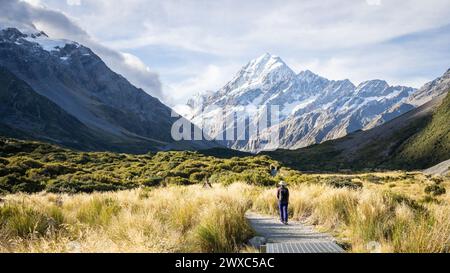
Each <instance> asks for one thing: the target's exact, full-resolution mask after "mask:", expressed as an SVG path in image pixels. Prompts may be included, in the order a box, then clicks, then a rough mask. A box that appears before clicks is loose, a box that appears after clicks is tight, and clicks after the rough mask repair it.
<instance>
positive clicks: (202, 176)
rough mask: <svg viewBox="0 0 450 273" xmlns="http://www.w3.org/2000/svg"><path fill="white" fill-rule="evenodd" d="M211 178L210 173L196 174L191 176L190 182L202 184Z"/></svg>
mask: <svg viewBox="0 0 450 273" xmlns="http://www.w3.org/2000/svg"><path fill="white" fill-rule="evenodd" d="M209 176H210V174H209V173H208V172H195V173H192V174H191V175H190V176H189V180H190V181H191V182H193V183H196V182H202V181H203V180H205V179H206V178H208V177H209Z"/></svg>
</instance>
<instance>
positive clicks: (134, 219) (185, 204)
mask: <svg viewBox="0 0 450 273" xmlns="http://www.w3.org/2000/svg"><path fill="white" fill-rule="evenodd" d="M251 195H252V189H251V187H250V186H247V185H244V184H234V185H232V186H230V187H226V188H225V187H215V188H214V189H202V188H201V187H200V186H197V185H196V186H189V187H185V186H169V187H165V188H157V189H151V190H149V189H134V190H127V191H120V192H111V193H92V194H75V195H68V194H53V193H40V194H31V195H25V194H16V195H8V196H6V197H5V200H3V204H2V206H1V207H0V251H1V252H237V251H239V250H240V248H241V247H242V243H243V242H245V241H246V240H247V239H249V238H250V237H251V236H252V230H251V229H250V227H249V226H248V224H247V222H246V221H245V219H244V213H245V211H246V210H248V209H249V208H250V205H251V202H250V198H251Z"/></svg>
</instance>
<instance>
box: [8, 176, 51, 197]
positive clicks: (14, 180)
mask: <svg viewBox="0 0 450 273" xmlns="http://www.w3.org/2000/svg"><path fill="white" fill-rule="evenodd" d="M44 188H45V186H44V185H43V184H42V183H41V182H39V181H34V180H30V179H27V178H25V177H22V176H20V175H18V174H10V175H7V176H4V177H0V189H2V190H4V191H7V192H11V193H16V192H26V193H34V192H39V191H42V190H43V189H44Z"/></svg>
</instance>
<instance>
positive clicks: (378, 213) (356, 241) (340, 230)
mask: <svg viewBox="0 0 450 273" xmlns="http://www.w3.org/2000/svg"><path fill="white" fill-rule="evenodd" d="M448 200H449V199H448V196H447V197H443V198H442V199H441V200H440V201H439V203H438V204H435V203H433V204H419V203H418V202H417V201H415V200H414V199H411V198H408V197H406V196H403V195H399V194H398V193H393V192H391V191H387V190H386V189H385V188H384V187H380V188H378V189H376V188H371V189H352V188H334V187H330V186H328V185H324V184H300V185H296V186H293V187H291V188H290V207H289V213H290V216H291V217H293V218H294V219H300V220H303V221H306V222H308V223H310V224H316V225H319V227H320V229H322V230H325V231H328V232H330V233H332V234H334V235H335V236H337V237H338V239H339V240H340V241H342V242H345V243H347V244H350V245H351V248H350V251H353V252H370V251H372V250H375V251H384V252H414V253H415V252H449V251H450V203H449V202H448ZM276 205H277V204H276V199H275V194H274V190H273V189H265V190H262V192H261V194H260V195H259V196H258V197H257V198H256V200H255V202H254V204H253V209H254V210H256V211H259V212H262V213H268V214H277V213H278V212H277V207H276ZM374 245H375V246H377V247H376V248H375V249H373V246H374Z"/></svg>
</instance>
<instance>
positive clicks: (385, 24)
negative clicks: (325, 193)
mask: <svg viewBox="0 0 450 273" xmlns="http://www.w3.org/2000/svg"><path fill="white" fill-rule="evenodd" d="M30 1H31V0H30ZM40 2H42V3H43V5H47V6H48V7H50V8H55V9H58V10H62V11H63V12H64V13H66V14H67V15H69V16H71V18H74V20H76V22H77V23H78V24H79V25H80V26H82V27H83V28H84V29H86V30H87V31H88V33H89V34H91V35H92V36H93V37H95V38H96V39H97V40H98V41H101V42H102V43H103V44H106V45H108V46H109V47H112V48H114V49H116V50H119V51H122V52H123V51H125V52H133V54H134V55H135V56H137V57H139V58H141V59H142V60H144V61H145V63H147V64H148V65H151V66H152V67H153V68H154V67H157V68H158V71H159V72H160V74H161V78H162V79H165V81H166V82H164V84H163V86H164V88H163V89H164V90H165V93H167V96H169V97H170V98H171V100H172V101H174V100H175V101H179V100H181V99H180V98H184V97H185V95H186V94H191V93H193V92H199V91H203V90H204V89H215V88H219V87H221V85H222V84H224V83H225V82H226V81H227V80H230V79H231V77H232V76H233V74H234V73H235V72H236V71H237V69H239V67H240V66H242V65H244V64H245V63H246V62H247V61H249V60H250V59H251V58H254V57H256V56H258V55H259V54H261V52H271V53H273V54H276V55H279V56H280V57H282V58H283V59H285V60H286V61H287V63H288V64H290V65H292V66H295V70H296V71H297V72H298V71H300V70H304V69H310V70H312V71H314V72H316V73H318V74H322V75H324V76H326V77H330V78H334V79H341V78H350V79H351V80H352V81H354V82H355V83H358V82H360V81H362V80H366V79H372V78H382V79H386V80H388V81H389V82H390V83H392V84H403V85H415V86H417V84H420V83H422V82H424V81H426V80H431V79H433V78H435V77H437V76H439V74H440V73H442V72H443V71H445V69H447V68H448V61H446V60H448V59H449V53H448V50H447V48H449V46H450V42H449V39H448V37H449V34H448V33H447V35H435V36H433V37H431V38H429V39H428V40H427V41H426V42H424V43H423V44H421V45H414V44H401V45H400V46H398V47H395V46H384V44H385V43H389V41H391V40H393V39H398V38H399V37H400V38H401V37H403V36H405V35H410V34H413V33H422V32H427V31H430V30H433V29H438V28H439V27H443V26H449V25H450V5H448V0H430V1H423V0H389V1H382V0H349V1H345V2H343V1H341V0H324V1H314V0H309V1H308V0H305V1H297V0H283V1H281V0H267V1H259V0H248V1H240V0H217V1H188V0H186V1H182V2H180V1H178V0H166V1H159V0H121V1H119V0H117V1H110V0H83V2H82V5H81V6H80V7H79V8H76V9H74V8H73V7H71V6H68V5H67V4H66V3H65V1H56V0H41V1H40ZM61 2H62V4H61ZM118 7H120V8H118ZM446 31H447V32H448V30H446ZM398 43H400V42H398ZM155 59H158V62H155ZM231 64H232V65H231ZM135 65H136V64H135ZM211 65H213V66H215V67H217V68H219V69H220V70H221V71H220V77H219V76H218V74H215V72H214V68H211ZM137 66H139V65H137ZM144 66H145V65H144ZM224 67H229V68H230V69H228V68H224ZM231 68H232V69H231ZM177 73H178V75H179V76H176V74H177ZM205 73H206V74H209V75H210V77H209V78H207V77H205ZM197 88H198V89H197ZM196 89H197V90H196Z"/></svg>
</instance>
